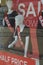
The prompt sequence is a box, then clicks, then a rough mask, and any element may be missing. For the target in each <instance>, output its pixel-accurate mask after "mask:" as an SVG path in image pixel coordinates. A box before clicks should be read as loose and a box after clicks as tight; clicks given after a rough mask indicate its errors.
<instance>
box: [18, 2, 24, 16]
mask: <svg viewBox="0 0 43 65" xmlns="http://www.w3.org/2000/svg"><path fill="white" fill-rule="evenodd" d="M21 7H23V8H25V5H24V4H23V3H20V4H19V6H18V10H19V11H20V12H22V13H23V16H25V10H24V9H21Z"/></svg>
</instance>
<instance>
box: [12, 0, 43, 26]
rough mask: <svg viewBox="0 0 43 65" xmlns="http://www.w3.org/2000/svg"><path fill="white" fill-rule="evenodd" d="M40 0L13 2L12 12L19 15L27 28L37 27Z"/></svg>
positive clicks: (17, 0) (15, 0)
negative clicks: (22, 17) (14, 11)
mask: <svg viewBox="0 0 43 65" xmlns="http://www.w3.org/2000/svg"><path fill="white" fill-rule="evenodd" d="M42 5H43V4H42V3H41V0H36V1H35V0H13V6H16V7H13V8H14V10H17V11H18V12H19V13H21V14H22V15H23V16H24V17H25V19H24V23H25V25H26V26H28V27H37V23H38V16H39V12H40V11H41V10H42Z"/></svg>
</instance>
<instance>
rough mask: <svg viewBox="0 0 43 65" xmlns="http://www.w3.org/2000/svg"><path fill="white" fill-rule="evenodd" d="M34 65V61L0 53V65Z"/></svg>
mask: <svg viewBox="0 0 43 65" xmlns="http://www.w3.org/2000/svg"><path fill="white" fill-rule="evenodd" d="M3 64H4V65H36V62H35V60H33V59H31V58H24V57H20V56H18V55H15V54H12V53H9V52H5V51H0V65H3Z"/></svg>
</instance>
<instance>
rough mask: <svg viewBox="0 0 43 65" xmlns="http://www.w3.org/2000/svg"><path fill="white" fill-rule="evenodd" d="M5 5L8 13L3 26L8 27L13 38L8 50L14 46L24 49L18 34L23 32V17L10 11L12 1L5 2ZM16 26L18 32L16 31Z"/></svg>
mask: <svg viewBox="0 0 43 65" xmlns="http://www.w3.org/2000/svg"><path fill="white" fill-rule="evenodd" d="M6 5H7V7H8V12H7V15H5V18H4V20H5V21H4V20H3V26H8V28H9V30H10V31H11V32H12V33H13V38H14V41H12V43H11V44H9V45H8V48H11V47H13V46H14V45H15V46H16V47H20V46H22V47H24V45H23V42H22V40H21V37H20V32H22V31H23V29H24V26H25V25H24V24H23V20H24V17H23V16H22V15H20V14H19V15H18V13H17V12H16V11H13V10H12V0H7V1H6ZM18 26H19V28H20V30H18V31H17V27H18ZM19 28H18V29H19ZM16 31H17V34H16ZM15 34H16V35H15ZM17 42H18V45H17Z"/></svg>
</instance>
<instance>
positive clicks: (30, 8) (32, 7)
mask: <svg viewBox="0 0 43 65" xmlns="http://www.w3.org/2000/svg"><path fill="white" fill-rule="evenodd" d="M30 10H32V11H30ZM29 14H33V15H34V16H36V13H35V9H34V6H33V3H32V2H30V4H29V7H28V10H27V15H26V17H28V15H29Z"/></svg>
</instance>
